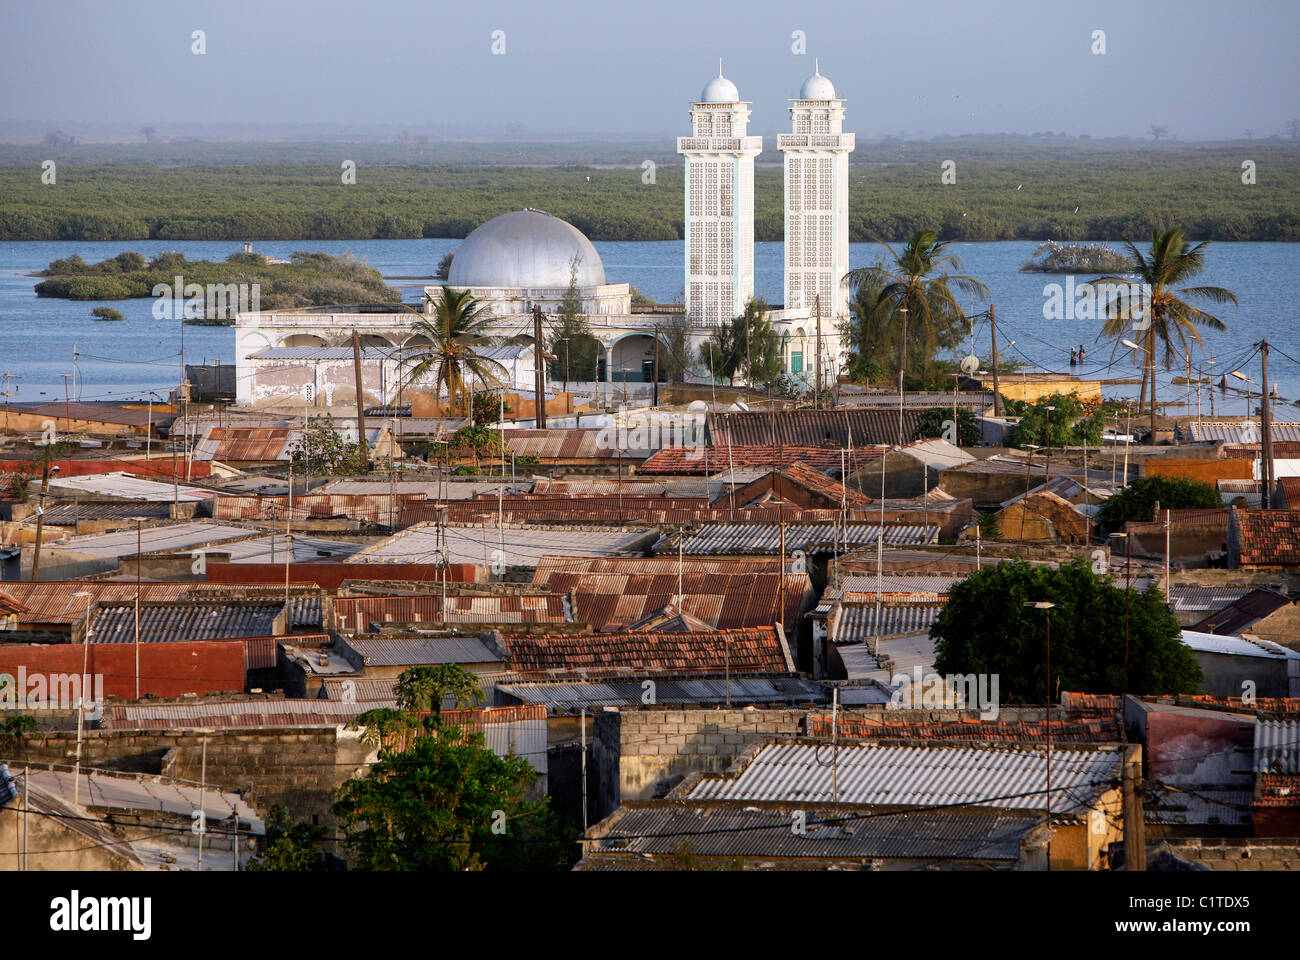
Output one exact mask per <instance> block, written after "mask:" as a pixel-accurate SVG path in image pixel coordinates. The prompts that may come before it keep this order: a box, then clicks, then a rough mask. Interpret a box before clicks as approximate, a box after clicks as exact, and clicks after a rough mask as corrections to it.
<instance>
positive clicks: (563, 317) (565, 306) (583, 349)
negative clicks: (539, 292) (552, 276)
mask: <svg viewBox="0 0 1300 960" xmlns="http://www.w3.org/2000/svg"><path fill="white" fill-rule="evenodd" d="M581 262H582V258H581V257H579V256H578V255H577V254H575V255H574V257H573V259H572V260H571V261H569V285H568V287H566V288H565V291H564V297H563V299H562V300H561V301H560V307H559V310H558V311H557V312H556V317H557V319H558V321H559V322H558V323H557V324H556V326H555V327H554V329H553V330H552V331H551V333H550V336H549V337H548V338H547V342H546V352H547V354H549V357H548V359H547V369H548V373H549V376H550V379H552V380H561V381H564V382H568V381H571V380H594V379H595V378H596V361H597V359H598V358H599V357H600V355H601V353H602V351H603V348H602V347H601V345H600V341H599V340H597V339H596V338H595V337H593V336H592V335H591V326H590V325H589V324H588V323H587V319H586V317H584V316H583V314H582V293H581V291H580V290H579V289H578V265H579V264H580V263H581Z"/></svg>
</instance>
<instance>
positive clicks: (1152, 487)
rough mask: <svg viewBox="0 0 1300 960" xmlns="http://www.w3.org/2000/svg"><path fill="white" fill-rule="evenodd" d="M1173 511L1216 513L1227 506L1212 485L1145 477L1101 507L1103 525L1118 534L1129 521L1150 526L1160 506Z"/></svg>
mask: <svg viewBox="0 0 1300 960" xmlns="http://www.w3.org/2000/svg"><path fill="white" fill-rule="evenodd" d="M1157 503H1159V504H1160V506H1162V507H1165V508H1167V509H1170V510H1212V509H1215V508H1216V507H1222V506H1223V499H1222V498H1221V497H1220V496H1219V491H1218V490H1217V489H1215V487H1214V485H1213V484H1211V483H1205V482H1204V481H1202V480H1189V479H1186V478H1184V477H1143V478H1142V479H1140V480H1134V481H1133V482H1132V483H1130V484H1129V485H1128V486H1127V487H1125V488H1124V489H1123V490H1120V491H1119V492H1118V493H1116V494H1114V495H1113V496H1111V497H1108V498H1107V499H1106V500H1105V502H1103V503H1102V505H1101V510H1100V517H1101V522H1102V523H1103V524H1105V526H1106V529H1108V530H1118V529H1119V528H1120V527H1122V526H1123V525H1124V524H1125V523H1127V522H1128V521H1129V520H1137V521H1144V522H1148V523H1149V522H1150V521H1152V520H1154V519H1155V514H1156V504H1157Z"/></svg>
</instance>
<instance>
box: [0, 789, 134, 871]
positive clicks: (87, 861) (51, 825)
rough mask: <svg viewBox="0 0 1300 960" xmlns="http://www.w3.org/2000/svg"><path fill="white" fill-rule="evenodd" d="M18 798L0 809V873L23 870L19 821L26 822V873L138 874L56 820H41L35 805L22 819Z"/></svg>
mask: <svg viewBox="0 0 1300 960" xmlns="http://www.w3.org/2000/svg"><path fill="white" fill-rule="evenodd" d="M23 810H24V804H23V796H22V790H21V787H20V788H19V793H18V797H17V798H16V799H15V800H14V801H13V802H12V803H11V804H9V805H8V806H6V807H4V808H3V809H0V870H21V869H23V858H22V850H23V821H24V820H26V822H27V847H26V849H27V864H26V869H28V870H139V869H142V868H141V867H140V865H139V864H138V863H136V862H135V861H133V860H129V859H127V858H126V857H124V856H122V855H120V854H118V853H115V852H114V851H113V850H110V849H109V848H107V847H104V846H101V845H100V844H98V843H93V842H91V841H89V840H87V839H86V836H85V834H83V833H79V832H77V831H76V830H74V829H72V828H71V827H70V826H69V825H68V824H67V823H66V822H65V821H63V820H60V819H58V818H57V817H50V816H41V815H40V814H39V813H38V812H37V807H36V804H35V802H33V803H32V813H31V814H30V815H28V816H26V817H24V815H23Z"/></svg>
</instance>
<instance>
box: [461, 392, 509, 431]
mask: <svg viewBox="0 0 1300 960" xmlns="http://www.w3.org/2000/svg"><path fill="white" fill-rule="evenodd" d="M502 407H504V408H505V413H506V414H509V413H511V408H510V404H508V403H506V404H502V402H501V397H500V396H499V395H498V394H496V393H476V394H474V415H473V417H471V418H470V419H471V421H472V422H473V424H474V426H476V427H482V426H486V425H487V424H489V423H496V422H497V421H498V420H500V419H501V417H502Z"/></svg>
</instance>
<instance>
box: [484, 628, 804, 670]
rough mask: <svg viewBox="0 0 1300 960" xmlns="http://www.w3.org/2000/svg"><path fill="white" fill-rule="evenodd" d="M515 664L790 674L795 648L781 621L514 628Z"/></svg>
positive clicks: (512, 663)
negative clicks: (594, 630)
mask: <svg viewBox="0 0 1300 960" xmlns="http://www.w3.org/2000/svg"><path fill="white" fill-rule="evenodd" d="M503 641H504V643H505V645H506V647H507V649H508V650H509V652H510V668H511V669H512V670H514V671H516V672H518V673H520V674H523V675H524V676H525V677H528V678H546V677H616V676H641V677H652V676H665V675H667V676H683V675H699V674H708V675H721V674H723V673H724V672H725V671H727V670H730V671H731V672H733V673H736V674H744V673H753V674H786V673H793V672H794V662H793V660H792V659H791V657H790V651H789V649H788V647H787V646H786V644H785V641H784V640H783V639H782V637H781V636H780V634H779V633H778V632H777V630H776V628H775V627H753V628H748V629H742V630H718V631H715V632H713V633H656V632H647V633H630V632H628V633H602V634H594V635H585V634H580V635H564V634H545V635H527V634H512V635H510V636H506V637H504V638H503Z"/></svg>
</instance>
